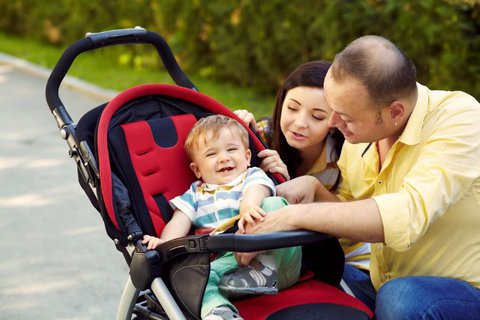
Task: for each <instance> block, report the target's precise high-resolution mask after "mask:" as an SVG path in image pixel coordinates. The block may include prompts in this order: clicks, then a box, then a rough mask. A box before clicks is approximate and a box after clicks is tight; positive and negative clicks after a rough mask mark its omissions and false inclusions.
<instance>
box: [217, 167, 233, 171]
mask: <svg viewBox="0 0 480 320" xmlns="http://www.w3.org/2000/svg"><path fill="white" fill-rule="evenodd" d="M233 169H234V168H233V167H225V168H221V169H220V170H218V172H225V171H232V170H233Z"/></svg>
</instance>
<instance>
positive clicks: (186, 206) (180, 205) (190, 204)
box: [170, 182, 197, 222]
mask: <svg viewBox="0 0 480 320" xmlns="http://www.w3.org/2000/svg"><path fill="white" fill-rule="evenodd" d="M195 190H196V182H194V183H192V185H191V186H190V188H189V189H188V190H187V191H186V192H185V193H184V194H182V195H180V196H177V197H175V198H173V199H172V200H170V206H171V207H172V208H173V210H180V211H182V212H183V213H184V214H185V215H186V216H187V217H188V218H189V219H190V220H191V221H192V222H193V221H194V220H195V216H196V211H197V200H196V192H195Z"/></svg>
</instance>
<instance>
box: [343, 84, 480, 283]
mask: <svg viewBox="0 0 480 320" xmlns="http://www.w3.org/2000/svg"><path fill="white" fill-rule="evenodd" d="M417 87H418V93H419V95H418V100H417V103H416V105H415V108H414V111H413V113H412V115H411V116H410V119H409V120H408V123H407V126H406V128H405V130H404V132H403V133H402V135H401V136H400V137H399V139H398V141H397V142H396V143H395V144H394V145H393V147H392V149H391V150H390V151H389V152H388V154H387V157H386V159H385V162H384V164H383V167H382V169H381V170H380V172H378V168H379V158H378V152H377V150H376V148H375V146H374V144H372V145H371V146H370V148H367V147H368V144H366V143H360V144H356V145H353V144H349V143H348V142H345V144H344V146H343V150H342V153H341V157H340V159H339V162H338V166H339V168H340V169H341V172H342V179H343V181H342V183H341V185H340V187H339V195H340V196H341V197H342V198H343V199H344V200H353V199H366V198H371V197H373V199H374V200H375V201H376V203H377V205H378V208H379V210H380V215H381V219H382V222H383V227H384V235H385V244H380V243H377V244H372V255H371V265H370V274H371V278H372V282H373V284H374V286H375V288H377V289H378V288H380V286H381V285H382V284H383V283H385V282H386V281H388V280H390V279H394V278H398V277H404V276H415V275H417V276H440V277H451V278H456V279H461V280H465V281H467V282H469V283H471V284H472V285H474V286H476V287H480V104H479V103H478V101H476V100H475V99H474V98H473V97H471V96H469V95H467V94H466V93H463V92H448V91H433V90H429V89H428V88H427V87H424V86H422V85H420V84H418V85H417Z"/></svg>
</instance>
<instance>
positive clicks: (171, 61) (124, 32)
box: [46, 27, 196, 123]
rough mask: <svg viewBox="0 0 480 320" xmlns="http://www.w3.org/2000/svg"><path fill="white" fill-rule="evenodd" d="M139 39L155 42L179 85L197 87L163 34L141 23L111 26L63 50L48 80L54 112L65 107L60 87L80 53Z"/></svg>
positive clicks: (47, 91)
mask: <svg viewBox="0 0 480 320" xmlns="http://www.w3.org/2000/svg"><path fill="white" fill-rule="evenodd" d="M137 43H138V44H140V43H149V44H152V45H153V46H155V48H156V49H157V51H158V54H159V55H160V58H161V59H162V62H163V65H164V66H165V68H166V70H167V71H168V73H169V74H170V77H171V78H172V79H173V81H175V83H176V84H177V85H179V86H182V87H186V88H189V89H194V90H196V88H195V86H194V85H193V83H192V82H191V81H190V79H189V78H188V77H187V76H186V75H185V73H184V72H183V70H182V69H181V68H180V66H179V65H178V63H177V60H176V59H175V57H174V56H173V53H172V51H171V50H170V47H169V46H168V44H167V43H166V41H165V40H164V39H163V38H162V37H161V36H160V35H159V34H157V33H155V32H152V31H149V30H146V29H143V28H140V27H135V28H130V29H118V30H109V31H104V32H99V33H89V34H87V35H86V37H85V38H83V39H81V40H78V41H76V42H74V43H73V44H72V45H70V46H69V47H68V48H67V49H66V50H65V51H64V52H63V54H62V56H61V57H60V59H59V60H58V62H57V64H56V65H55V67H54V68H53V70H52V73H51V75H50V77H49V78H48V81H47V87H46V98H47V104H48V106H49V108H50V110H51V111H52V112H53V111H54V110H55V109H57V108H59V107H62V108H61V109H63V107H64V106H63V103H62V100H61V99H60V97H59V94H58V91H59V88H60V84H61V83H62V81H63V79H64V77H65V75H66V74H67V72H68V70H69V69H70V67H71V65H72V63H73V61H74V60H75V58H76V57H77V56H78V55H80V54H81V53H83V52H86V51H89V50H94V49H99V48H103V47H107V46H113V45H119V44H137ZM62 111H63V110H62ZM61 113H62V112H61ZM65 116H68V114H65ZM65 120H66V121H64V123H70V122H71V119H69V117H68V118H67V119H65Z"/></svg>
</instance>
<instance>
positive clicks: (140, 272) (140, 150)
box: [46, 27, 372, 320]
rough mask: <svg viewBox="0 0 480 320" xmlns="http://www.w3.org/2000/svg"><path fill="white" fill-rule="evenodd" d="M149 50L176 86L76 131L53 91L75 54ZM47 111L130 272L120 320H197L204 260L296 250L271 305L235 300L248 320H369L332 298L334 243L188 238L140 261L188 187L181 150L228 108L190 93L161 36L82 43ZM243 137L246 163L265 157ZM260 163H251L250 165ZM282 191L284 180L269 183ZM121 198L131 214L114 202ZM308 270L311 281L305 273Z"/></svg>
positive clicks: (93, 114)
mask: <svg viewBox="0 0 480 320" xmlns="http://www.w3.org/2000/svg"><path fill="white" fill-rule="evenodd" d="M138 43H149V44H152V45H153V46H155V48H156V49H157V51H158V53H159V55H160V57H161V59H162V61H163V64H164V65H165V67H166V69H167V71H168V72H169V74H170V76H171V77H172V79H173V80H174V81H175V83H176V84H177V85H176V86H174V85H166V84H145V85H140V86H137V87H133V88H130V89H127V90H125V91H124V92H122V93H120V94H119V95H117V96H116V97H115V98H113V99H112V100H111V101H110V102H108V103H105V104H103V105H101V106H98V107H96V108H94V109H92V110H90V111H89V112H87V113H86V114H85V115H84V116H83V117H82V118H81V119H80V120H79V122H78V124H76V123H75V122H74V121H73V120H72V119H71V118H70V116H69V114H68V112H67V110H66V109H65V106H64V105H63V103H62V101H61V99H60V97H59V87H60V84H61V82H62V80H63V78H64V77H65V75H66V74H67V71H68V70H69V68H70V66H71V64H72V63H73V61H74V60H75V58H76V57H77V56H78V55H79V54H81V53H82V52H86V51H89V50H93V49H98V48H102V47H106V46H111V45H123V44H138ZM46 97H47V103H48V106H49V107H50V110H51V112H52V113H53V116H54V118H55V120H56V122H57V125H58V127H59V129H60V131H61V134H62V137H63V138H64V139H65V140H66V142H67V144H68V146H69V154H70V156H71V157H72V158H73V159H74V160H75V162H76V164H77V170H78V176H79V183H80V185H81V186H82V188H83V189H84V190H85V192H86V194H87V196H88V197H89V199H90V201H91V203H92V205H93V206H94V207H95V208H96V209H97V210H98V211H99V212H100V214H101V216H102V218H103V221H104V224H105V229H106V232H107V234H108V236H109V237H110V238H111V239H112V240H113V242H114V244H115V246H116V248H117V249H118V250H119V251H120V252H122V253H123V255H124V257H125V260H126V262H127V264H128V265H129V267H130V277H129V279H128V281H127V283H126V285H125V288H124V291H123V294H122V297H121V301H120V304H119V308H118V310H117V319H156V320H158V319H200V316H199V314H200V307H201V301H202V297H203V291H204V289H205V285H206V282H207V278H208V275H209V268H210V266H209V262H210V255H211V254H212V253H216V252H222V251H240V252H250V251H259V250H268V249H275V248H281V247H288V246H298V245H301V246H303V251H304V257H305V259H304V261H303V266H304V269H305V270H306V271H305V272H304V276H303V277H302V279H301V280H300V281H299V283H298V284H296V285H294V286H293V287H291V288H289V289H286V290H283V291H281V292H279V294H277V295H273V296H255V297H251V298H248V299H243V300H238V301H236V302H235V305H236V306H237V307H238V309H239V311H240V314H241V315H242V316H243V317H244V318H245V319H247V320H256V319H292V318H298V319H349V320H352V319H359V320H360V319H371V317H372V312H371V310H369V309H368V308H367V307H366V306H365V305H364V304H363V303H361V302H360V301H359V300H357V299H355V298H353V297H352V296H350V295H348V294H346V293H345V292H343V291H342V290H340V289H339V288H338V284H339V282H340V279H341V274H342V271H343V262H344V261H343V252H342V251H341V248H340V246H339V244H338V241H337V240H336V239H335V238H333V237H331V236H328V235H325V234H319V233H315V232H309V231H303V230H299V231H293V232H278V233H272V234H262V235H237V234H234V233H225V234H221V235H215V236H209V235H192V236H188V237H185V238H179V239H176V240H172V241H169V242H167V243H165V244H164V245H162V246H161V248H160V249H158V250H151V251H147V250H146V249H145V247H144V246H143V245H142V244H141V241H140V240H141V239H142V237H143V234H144V233H145V234H151V235H160V233H161V231H162V229H163V227H164V225H165V222H166V221H168V220H169V219H170V217H171V214H172V211H171V209H170V207H169V205H168V201H169V200H170V199H172V198H173V197H175V196H176V195H179V194H181V193H183V192H184V190H186V189H187V187H188V186H189V185H190V183H191V182H192V181H193V180H194V179H195V177H194V175H193V173H192V172H191V170H190V169H189V166H188V164H189V161H188V158H187V156H186V154H185V152H184V150H183V141H184V140H185V138H186V135H187V134H188V132H189V130H190V128H191V127H192V126H193V124H194V123H195V122H196V121H197V119H199V118H201V117H204V116H207V115H209V114H214V113H218V114H224V115H227V116H229V117H232V118H235V119H237V120H239V119H238V118H237V117H236V115H235V114H234V113H232V112H231V111H230V110H229V109H228V108H226V107H225V106H223V105H222V104H220V103H219V102H217V101H215V100H214V99H212V98H210V97H208V96H206V95H204V94H202V93H200V92H198V91H197V89H196V88H195V86H194V85H193V84H192V83H191V82H190V80H189V79H188V77H187V76H186V75H185V74H184V73H183V71H182V70H181V68H180V67H179V66H178V64H177V62H176V60H175V58H174V56H173V54H172V53H171V51H170V48H169V47H168V45H167V44H166V42H165V41H164V39H163V38H162V37H160V36H159V35H158V34H156V33H154V32H151V31H148V30H145V29H142V28H138V27H137V28H134V29H122V30H112V31H106V32H101V33H94V34H89V35H87V37H86V38H84V39H82V40H79V41H77V42H75V43H74V44H72V45H71V46H70V47H68V48H67V49H66V51H65V52H64V53H63V55H62V56H61V58H60V59H59V61H58V63H57V65H56V66H55V68H54V69H53V71H52V74H51V76H50V78H49V79H48V83H47V88H46ZM248 130H249V133H250V148H251V150H252V155H256V154H257V153H258V152H259V151H260V150H262V149H264V145H263V143H262V141H261V139H260V138H259V137H258V136H257V135H256V133H255V132H253V131H252V130H250V129H249V128H248ZM258 163H259V161H258V159H257V158H256V157H252V165H257V164H258ZM274 178H276V179H277V181H279V182H281V181H282V180H281V177H274ZM120 195H128V196H129V197H130V200H131V201H130V202H131V203H132V206H131V207H130V208H128V209H125V208H124V207H122V206H121V205H120V204H119V202H118V201H117V199H118V198H119V196H120ZM307 269H308V271H307Z"/></svg>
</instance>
